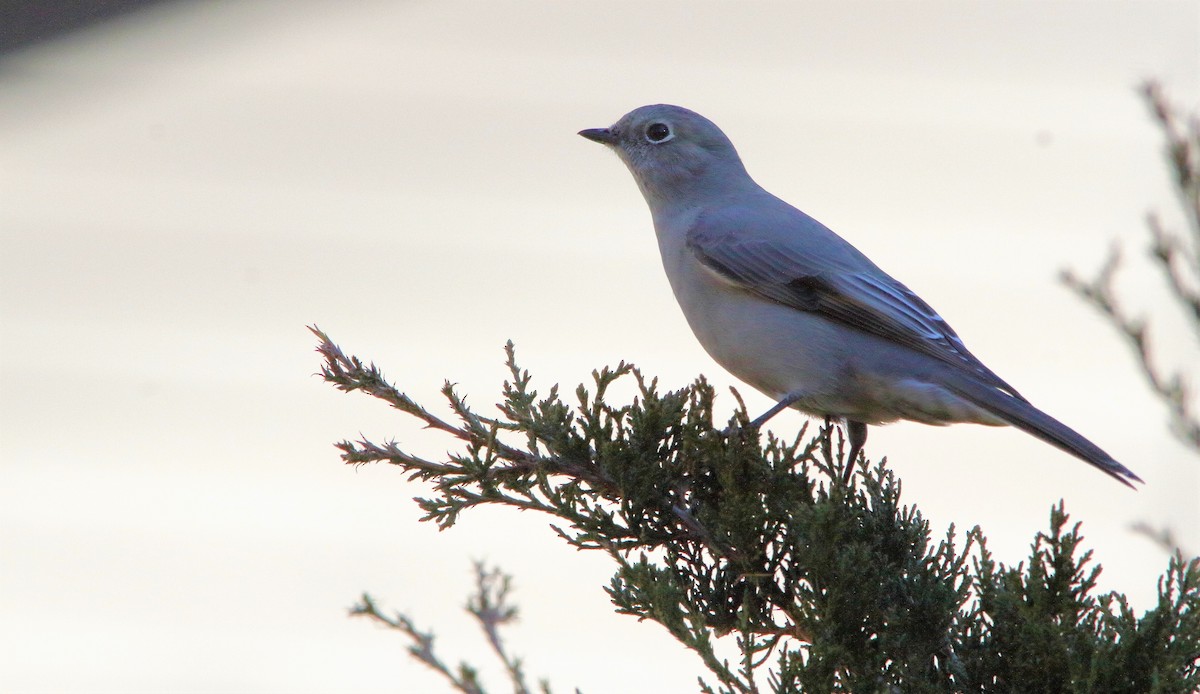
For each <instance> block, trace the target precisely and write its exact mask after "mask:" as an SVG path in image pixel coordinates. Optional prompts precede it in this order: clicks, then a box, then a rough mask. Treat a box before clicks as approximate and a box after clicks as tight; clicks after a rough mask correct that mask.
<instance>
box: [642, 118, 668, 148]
mask: <svg viewBox="0 0 1200 694" xmlns="http://www.w3.org/2000/svg"><path fill="white" fill-rule="evenodd" d="M673 139H675V131H674V130H672V129H671V126H669V125H667V124H666V123H663V122H661V121H655V122H653V123H651V124H650V125H647V126H646V142H649V143H650V144H652V145H661V144H662V143H664V142H670V141H671V140H673Z"/></svg>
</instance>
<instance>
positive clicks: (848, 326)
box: [579, 104, 1142, 488]
mask: <svg viewBox="0 0 1200 694" xmlns="http://www.w3.org/2000/svg"><path fill="white" fill-rule="evenodd" d="M579 135H581V136H583V137H585V138H587V139H588V140H592V141H594V142H598V143H600V144H603V145H606V146H607V147H608V148H609V149H611V150H612V151H613V152H615V153H616V154H617V156H618V157H619V158H620V159H621V160H622V161H623V162H624V163H625V165H626V166H627V167H628V168H629V171H630V173H632V174H633V178H634V180H635V181H636V183H637V186H638V188H639V189H640V190H641V192H642V195H643V196H644V197H645V199H646V204H647V205H648V206H649V208H650V214H651V217H652V219H653V224H654V230H655V235H656V237H657V240H658V247H659V251H660V253H661V255H662V263H663V268H664V269H665V271H666V275H667V279H668V281H669V283H670V285H671V289H672V291H673V293H674V295H675V299H676V300H677V301H678V303H679V306H680V308H681V309H682V310H683V315H684V317H685V318H686V319H687V322H688V325H689V326H690V327H691V329H692V332H693V333H695V336H696V338H697V339H698V340H699V342H700V344H701V345H702V346H703V347H704V349H705V351H707V352H708V354H709V355H710V356H711V357H712V358H713V359H714V360H715V361H716V362H717V363H718V364H720V365H721V366H722V367H723V368H725V369H726V370H728V371H729V372H730V373H731V374H733V375H734V376H735V377H737V378H738V379H739V380H741V381H744V382H745V383H747V384H749V385H751V386H752V387H754V388H755V389H756V390H758V391H760V392H762V393H763V394H764V395H766V396H767V397H769V398H771V399H772V400H774V401H775V405H774V406H773V407H771V408H770V409H769V410H767V411H766V412H765V413H763V415H762V416H760V417H757V418H755V419H754V420H753V421H751V422H750V423H749V427H750V428H752V429H758V428H760V427H762V425H764V424H765V423H766V422H767V421H768V420H770V419H771V418H772V417H774V416H775V415H776V414H778V413H779V412H781V411H782V410H784V409H786V408H793V409H796V410H799V411H801V412H803V413H806V414H808V415H811V416H816V417H825V418H826V419H827V421H828V420H829V419H834V420H837V421H838V422H840V423H844V426H845V431H846V438H847V440H848V441H849V443H850V451H849V458H848V459H849V463H850V464H848V465H847V466H846V470H845V473H844V474H845V480H846V482H847V483H848V482H849V480H850V478H851V476H852V473H853V470H854V464H855V462H856V461H857V459H858V454H859V453H860V452H861V451H862V447H863V445H864V444H865V443H866V439H867V427H868V426H875V425H881V424H887V423H891V422H896V421H899V420H908V421H915V422H921V423H925V424H932V425H947V424H953V423H963V422H970V423H977V424H984V425H989V426H1004V425H1010V426H1014V427H1016V428H1018V429H1020V430H1022V431H1024V432H1026V433H1028V434H1031V435H1033V436H1035V437H1037V438H1039V439H1041V440H1042V441H1044V442H1046V443H1049V444H1050V445H1052V446H1055V447H1057V448H1059V449H1061V450H1063V451H1065V452H1067V453H1069V454H1071V455H1073V456H1075V457H1077V458H1079V459H1081V460H1083V461H1085V462H1087V463H1089V464H1090V465H1092V466H1094V467H1096V468H1098V469H1099V470H1100V471H1102V472H1104V473H1105V474H1107V475H1109V476H1111V477H1113V478H1114V479H1116V480H1117V481H1119V482H1121V483H1122V484H1125V485H1126V486H1128V487H1130V488H1136V487H1134V485H1133V484H1132V482H1134V481H1136V482H1142V479H1141V478H1140V477H1138V476H1137V475H1136V474H1134V473H1133V472H1132V471H1131V470H1129V469H1128V468H1126V467H1125V466H1124V465H1122V464H1121V463H1119V462H1117V461H1116V460H1115V459H1114V458H1113V457H1112V456H1111V455H1109V454H1108V453H1106V452H1105V451H1104V450H1102V449H1101V448H1100V447H1099V446H1097V445H1096V444H1094V443H1092V442H1091V441H1089V440H1088V439H1086V438H1085V437H1084V436H1082V435H1081V434H1079V433H1078V432H1076V431H1075V430H1073V429H1071V428H1070V427H1068V426H1067V425H1065V424H1063V423H1062V422H1059V421H1058V420H1056V419H1054V418H1053V417H1051V416H1050V415H1048V414H1046V413H1045V412H1043V411H1041V410H1040V409H1038V408H1037V407H1035V406H1034V405H1032V404H1031V403H1030V402H1029V400H1027V399H1026V398H1025V397H1024V396H1023V395H1021V394H1020V393H1019V392H1017V390H1016V389H1015V388H1013V387H1012V386H1011V385H1009V384H1008V383H1007V382H1005V381H1004V380H1003V379H1001V378H1000V377H999V376H997V375H996V374H995V373H994V372H993V371H992V370H991V369H989V368H988V367H987V366H985V365H984V364H983V362H981V361H980V360H979V359H978V358H976V357H975V355H973V354H971V352H970V351H968V350H967V347H966V345H965V344H963V341H962V339H961V338H959V336H958V334H957V333H955V331H954V330H953V329H952V328H951V327H950V325H949V324H948V323H947V322H946V321H945V320H944V319H943V318H942V317H941V316H940V315H938V313H937V312H936V311H934V310H933V308H932V307H930V305H929V304H928V303H926V302H925V301H924V300H923V299H921V297H919V296H917V294H916V293H915V292H913V291H912V290H911V289H909V288H908V287H907V286H905V285H904V284H902V283H900V282H899V281H898V280H896V279H894V278H893V277H892V276H891V275H889V274H887V273H886V272H884V271H883V270H882V269H880V267H879V266H878V265H876V264H875V263H874V262H872V261H871V260H870V259H869V258H867V256H866V255H864V254H863V253H862V252H860V251H859V250H858V249H857V248H855V247H854V246H853V245H851V244H850V243H849V242H848V241H846V240H845V239H843V238H842V237H840V236H838V235H837V234H835V233H834V232H833V231H831V230H830V229H829V228H828V227H826V226H825V225H823V224H821V223H820V222H818V221H817V220H816V219H814V218H812V217H810V216H809V215H807V214H805V213H804V212H802V211H800V210H799V209H797V208H795V207H793V206H792V205H790V204H788V203H787V202H784V201H783V200H781V199H780V198H778V197H776V196H775V195H772V194H771V193H769V192H767V191H766V190H765V189H763V188H762V187H761V186H759V185H758V183H756V182H755V181H754V179H753V178H751V177H750V174H749V173H748V172H747V170H746V167H745V165H744V164H743V163H742V160H741V157H740V156H739V155H738V152H737V150H736V149H735V148H734V146H733V143H732V142H731V141H730V139H729V138H728V137H727V136H726V135H725V133H724V132H722V131H721V129H720V128H718V127H717V126H716V124H714V123H713V122H712V121H710V120H708V119H707V118H705V117H704V116H701V115H700V114H698V113H696V112H694V111H690V110H688V109H686V108H683V107H680V106H673V105H669V104H654V105H649V106H642V107H640V108H637V109H634V110H633V111H630V112H629V113H627V114H626V115H624V116H623V117H621V119H620V120H618V121H617V122H616V123H615V124H613V125H611V126H609V127H607V128H589V129H585V130H582V131H580V132H579Z"/></svg>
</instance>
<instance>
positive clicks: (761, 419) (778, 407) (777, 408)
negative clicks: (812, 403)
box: [750, 393, 804, 429]
mask: <svg viewBox="0 0 1200 694" xmlns="http://www.w3.org/2000/svg"><path fill="white" fill-rule="evenodd" d="M802 397H804V393H788V394H787V395H785V396H783V399H782V400H780V401H779V402H777V403H775V404H774V405H773V406H772V407H771V409H769V410H767V411H766V412H763V413H762V414H761V415H759V416H758V417H757V418H755V420H754V421H753V422H750V428H751V429H758V428H759V427H761V426H762V425H764V424H766V423H767V420H768V419H770V418H772V417H774V416H775V415H777V414H779V413H780V412H783V411H784V410H786V409H787V408H789V407H791V406H792V405H793V404H794V403H795V402H796V401H797V400H799V399H800V398H802Z"/></svg>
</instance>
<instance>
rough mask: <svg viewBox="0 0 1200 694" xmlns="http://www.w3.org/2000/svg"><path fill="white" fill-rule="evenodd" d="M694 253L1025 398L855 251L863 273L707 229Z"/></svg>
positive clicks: (696, 237)
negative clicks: (820, 264) (821, 265)
mask: <svg viewBox="0 0 1200 694" xmlns="http://www.w3.org/2000/svg"><path fill="white" fill-rule="evenodd" d="M810 219H811V218H810ZM814 221H815V220H814ZM822 229H823V227H822ZM827 233H830V234H832V232H827ZM839 240H840V239H839ZM843 243H844V242H843ZM847 246H848V244H847ZM688 248H689V249H690V250H691V251H692V253H694V254H695V257H696V259H697V260H699V262H700V263H701V264H702V265H704V266H705V267H707V268H708V269H709V270H711V271H713V272H715V273H717V274H718V275H719V276H720V277H722V278H724V279H725V280H726V281H728V282H730V283H732V284H734V285H735V286H738V287H739V288H741V289H743V290H745V291H749V292H752V293H754V294H757V295H759V296H762V297H763V298H766V299H769V300H771V301H776V302H779V303H781V304H784V305H786V306H790V307H792V308H795V309H798V310H801V311H810V312H814V313H819V314H822V315H824V316H826V317H828V318H831V319H833V320H836V321H838V322H840V323H843V324H845V325H848V326H850V327H852V328H855V329H857V330H861V331H863V332H866V333H870V334H873V335H876V336H878V337H882V338H884V339H886V340H890V341H892V342H895V343H897V344H901V345H904V346H905V347H908V348H910V349H913V350H915V351H918V352H921V353H923V354H927V355H929V356H931V357H934V358H936V359H939V360H941V361H943V362H945V363H948V364H951V365H953V366H956V367H959V368H962V369H966V370H968V371H971V372H972V373H974V374H976V375H978V376H980V377H982V379H983V380H984V382H985V383H987V384H988V385H990V386H993V387H995V388H999V389H1001V390H1003V391H1005V392H1007V393H1009V394H1010V395H1012V396H1013V397H1016V398H1018V399H1020V400H1025V398H1024V397H1022V396H1021V395H1020V394H1019V393H1018V392H1017V391H1016V389H1015V388H1013V387H1012V386H1010V385H1009V384H1008V383H1006V382H1005V381H1004V380H1003V379H1001V378H1000V377H999V376H997V375H996V374H995V373H994V372H993V371H992V370H991V369H989V368H987V367H986V366H984V364H983V363H982V362H981V361H979V359H977V358H976V357H975V355H973V354H971V352H970V351H968V350H967V348H966V346H965V345H964V344H963V341H962V340H961V339H960V338H959V337H958V334H957V333H955V332H954V330H953V329H952V328H951V327H950V325H949V324H947V323H946V321H945V320H944V319H943V318H942V317H941V316H939V315H938V314H937V312H936V311H934V310H933V308H932V307H930V306H929V304H927V303H925V302H924V301H922V300H921V298H920V297H918V296H917V295H916V294H915V293H913V291H912V290H911V289H909V288H908V287H906V286H904V285H903V284H901V283H900V282H898V281H896V280H895V279H893V278H892V277H891V276H889V275H887V274H886V273H884V272H883V271H882V270H880V269H879V268H877V267H875V266H874V265H873V264H871V263H870V261H867V260H866V259H865V257H862V256H861V255H860V254H857V252H856V251H855V252H854V253H855V254H854V256H851V257H852V258H853V259H854V260H858V259H859V258H861V262H858V263H853V264H857V265H859V266H860V267H851V265H852V263H847V262H843V263H838V262H832V263H823V265H827V266H826V267H820V268H819V267H816V263H814V262H813V260H812V259H811V258H810V257H809V256H808V255H807V254H804V253H802V252H800V250H799V249H798V248H797V244H795V243H786V242H780V240H778V239H773V238H771V237H769V236H766V237H764V236H758V235H754V234H743V233H739V234H737V235H734V234H729V233H724V234H714V233H710V232H707V231H706V230H705V229H704V228H703V227H702V226H698V227H697V228H695V229H693V230H692V232H691V233H689V234H688ZM823 260H831V259H823ZM864 263H865V266H863V264H864Z"/></svg>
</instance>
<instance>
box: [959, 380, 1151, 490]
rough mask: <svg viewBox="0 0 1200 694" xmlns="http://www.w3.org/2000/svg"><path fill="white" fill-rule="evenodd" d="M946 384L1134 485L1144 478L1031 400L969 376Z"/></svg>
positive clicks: (973, 400) (992, 411)
mask: <svg viewBox="0 0 1200 694" xmlns="http://www.w3.org/2000/svg"><path fill="white" fill-rule="evenodd" d="M945 385H946V386H947V387H949V388H950V389H951V390H954V391H955V392H957V393H958V394H959V395H961V396H963V397H965V398H967V399H968V400H970V401H971V402H973V403H975V404H976V405H978V406H979V407H982V408H983V409H985V410H987V411H988V412H991V413H992V414H994V415H996V416H997V417H999V418H1001V419H1003V420H1004V421H1006V422H1008V423H1009V424H1011V425H1012V426H1015V427H1016V428H1018V429H1020V430H1021V431H1024V432H1025V433H1027V434H1032V435H1033V436H1036V437H1038V438H1039V439H1041V440H1043V441H1045V442H1046V443H1048V444H1050V445H1051V446H1055V447H1057V448H1059V449H1061V450H1064V451H1066V452H1067V453H1070V454H1071V455H1073V456H1075V457H1076V458H1079V459H1080V460H1082V461H1084V462H1086V463H1089V464H1091V465H1094V466H1096V467H1097V468H1099V469H1100V471H1101V472H1104V473H1105V474H1107V475H1109V476H1110V477H1112V478H1113V479H1115V480H1117V481H1118V482H1120V483H1121V484H1124V485H1125V486H1127V487H1129V488H1131V489H1135V488H1136V487H1134V486H1133V484H1132V483H1131V482H1130V480H1133V481H1136V482H1142V481H1143V480H1142V478H1141V477H1138V476H1137V475H1135V474H1134V473H1133V471H1132V470H1130V469H1129V468H1127V467H1125V466H1124V465H1122V464H1120V463H1118V462H1117V461H1116V460H1115V459H1114V458H1113V457H1112V456H1111V455H1109V454H1108V453H1105V452H1104V450H1103V449H1101V448H1100V447H1099V446H1097V445H1096V444H1094V443H1092V442H1091V441H1088V440H1087V439H1086V438H1084V437H1083V435H1082V434H1080V433H1079V432H1077V431H1075V430H1074V429H1072V428H1071V427H1069V426H1067V425H1066V424H1063V423H1062V422H1060V421H1058V420H1057V419H1055V418H1053V417H1051V416H1050V415H1048V414H1046V413H1045V412H1042V411H1041V410H1039V409H1038V408H1036V407H1034V406H1033V405H1031V404H1029V403H1028V402H1025V401H1023V400H1019V399H1017V398H1014V397H1012V396H1011V395H1008V394H1007V393H1003V392H1001V391H999V390H996V389H995V388H992V387H989V386H987V385H985V384H983V383H979V382H978V381H976V380H975V379H973V378H970V377H969V376H968V377H964V378H954V379H950V382H949V383H946V384H945Z"/></svg>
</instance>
